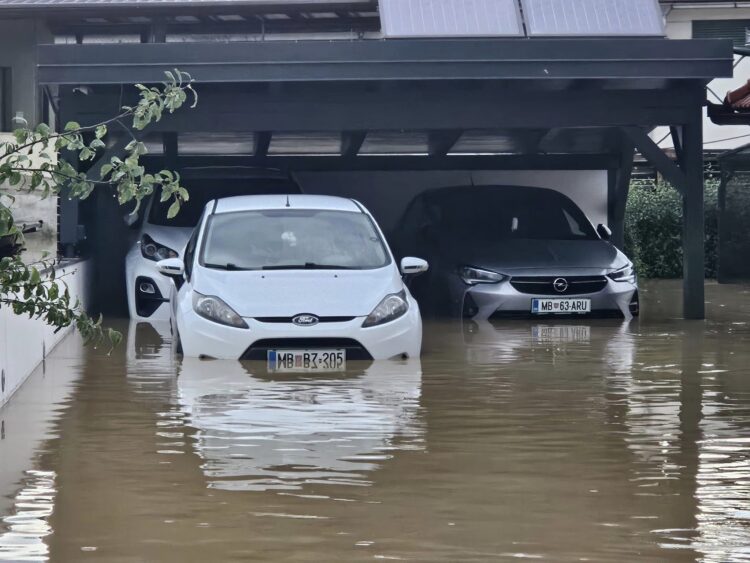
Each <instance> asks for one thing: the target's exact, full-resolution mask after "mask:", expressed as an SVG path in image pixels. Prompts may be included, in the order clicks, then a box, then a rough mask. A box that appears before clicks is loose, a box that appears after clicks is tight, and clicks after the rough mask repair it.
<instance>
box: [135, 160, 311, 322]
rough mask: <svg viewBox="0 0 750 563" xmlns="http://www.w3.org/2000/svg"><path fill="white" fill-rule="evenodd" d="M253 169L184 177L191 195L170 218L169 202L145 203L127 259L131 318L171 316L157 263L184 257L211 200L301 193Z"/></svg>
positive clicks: (283, 179) (279, 176) (276, 175)
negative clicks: (241, 174)
mask: <svg viewBox="0 0 750 563" xmlns="http://www.w3.org/2000/svg"><path fill="white" fill-rule="evenodd" d="M250 172H252V171H250ZM250 172H247V174H250ZM254 172H255V173H256V174H257V177H247V178H243V179H216V180H202V181H200V183H199V182H198V181H196V180H193V181H190V180H187V181H185V182H184V184H185V186H186V187H187V189H188V191H189V193H190V199H189V200H188V201H187V202H186V203H185V204H184V205H183V206H182V208H181V209H180V212H179V213H178V214H177V216H176V217H174V218H172V219H168V218H167V210H168V209H169V206H170V205H171V200H169V201H166V202H162V201H159V198H157V197H151V198H149V199H148V201H145V202H144V203H143V207H142V210H143V215H142V221H141V226H140V230H139V233H138V239H137V241H136V242H135V244H133V246H132V248H131V249H130V252H128V255H127V257H126V259H125V272H126V284H127V293H128V309H129V311H130V318H131V319H138V320H145V319H149V320H168V319H169V307H168V306H167V305H164V306H162V304H163V303H164V301H165V299H168V298H169V292H170V287H171V285H172V283H171V282H170V280H169V279H167V278H165V277H164V276H163V275H161V274H160V273H159V272H158V270H157V269H156V263H157V262H158V261H159V260H162V259H164V258H173V257H180V256H182V251H183V249H184V248H185V245H186V244H187V241H188V239H189V238H190V233H192V231H193V228H194V227H195V225H197V224H198V220H199V219H200V216H201V213H203V208H204V207H205V205H206V203H207V202H208V201H209V200H211V199H215V198H218V197H229V196H235V195H246V194H247V195H251V194H287V193H293V194H294V193H297V194H298V193H300V189H299V186H298V185H297V184H296V183H295V182H294V181H293V180H291V179H290V178H289V177H288V176H287V175H286V174H283V173H280V172H276V171H273V170H264V169H259V170H257V171H254Z"/></svg>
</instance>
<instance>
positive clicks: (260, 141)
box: [255, 131, 271, 158]
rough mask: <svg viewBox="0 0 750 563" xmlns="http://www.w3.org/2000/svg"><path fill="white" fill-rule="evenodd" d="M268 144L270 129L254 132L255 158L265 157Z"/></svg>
mask: <svg viewBox="0 0 750 563" xmlns="http://www.w3.org/2000/svg"><path fill="white" fill-rule="evenodd" d="M270 146H271V133H270V131H260V132H258V133H256V134H255V158H265V156H266V155H267V154H268V147H270Z"/></svg>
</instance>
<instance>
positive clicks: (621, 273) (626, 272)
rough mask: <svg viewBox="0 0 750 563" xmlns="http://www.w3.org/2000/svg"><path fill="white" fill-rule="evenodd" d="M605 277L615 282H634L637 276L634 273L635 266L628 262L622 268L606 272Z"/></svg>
mask: <svg viewBox="0 0 750 563" xmlns="http://www.w3.org/2000/svg"><path fill="white" fill-rule="evenodd" d="M607 277H608V278H609V279H611V280H612V281H616V282H630V283H635V281H636V279H637V276H636V273H635V267H634V266H633V265H632V264H628V265H627V266H625V267H624V268H620V269H619V270H615V271H614V272H610V273H609V274H607Z"/></svg>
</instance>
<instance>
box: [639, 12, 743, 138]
mask: <svg viewBox="0 0 750 563" xmlns="http://www.w3.org/2000/svg"><path fill="white" fill-rule="evenodd" d="M739 4H743V3H742V2H740V3H739ZM736 19H748V20H750V4H747V3H745V4H744V6H738V7H735V6H734V5H733V3H729V2H727V3H725V4H723V5H722V6H721V7H715V6H713V7H712V6H708V7H694V8H677V7H674V8H671V9H670V8H667V14H666V31H667V37H668V38H669V39H692V38H693V21H694V20H736ZM735 64H736V65H737V66H736V67H735V70H734V77H733V78H719V79H716V80H714V81H712V82H711V83H710V84H709V85H708V87H709V88H710V90H711V91H712V92H715V93H716V96H714V94H712V93H711V91H709V92H708V99H709V101H711V102H713V103H720V102H721V101H723V98H724V96H725V95H726V93H727V92H729V91H730V90H735V89H737V88H739V87H740V86H742V85H743V84H745V83H746V82H747V81H748V80H749V79H750V57H746V58H742V57H739V56H736V57H735ZM717 96H718V97H717ZM703 113H704V118H703V119H704V120H703V145H704V149H705V150H710V151H722V150H730V149H734V148H737V147H741V146H743V145H746V144H747V143H748V142H750V127H748V126H744V125H722V126H719V125H715V124H714V123H713V122H712V121H711V120H710V119H708V116H707V115H706V110H705V109H704V110H703ZM668 133H669V130H668V129H667V128H665V127H660V128H658V129H656V130H655V131H654V132H653V134H652V138H653V139H656V140H659V139H662V138H663V137H664V136H667V138H666V139H665V140H664V141H662V142H661V143H660V146H662V147H663V148H672V147H673V146H674V145H673V143H672V138H671V137H670V136H669V135H668Z"/></svg>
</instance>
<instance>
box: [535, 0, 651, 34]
mask: <svg viewBox="0 0 750 563" xmlns="http://www.w3.org/2000/svg"><path fill="white" fill-rule="evenodd" d="M521 3H522V6H523V16H524V19H525V20H526V30H527V33H528V34H529V36H531V37H534V36H561V35H562V36H572V37H580V36H644V35H645V36H656V37H660V36H663V35H664V17H663V16H662V12H661V9H660V8H659V3H658V0H521Z"/></svg>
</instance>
